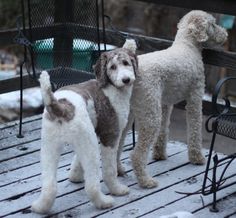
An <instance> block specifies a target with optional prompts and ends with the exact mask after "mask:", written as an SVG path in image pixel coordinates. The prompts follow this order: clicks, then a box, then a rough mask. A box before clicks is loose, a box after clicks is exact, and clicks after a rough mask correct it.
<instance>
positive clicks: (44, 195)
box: [32, 127, 62, 213]
mask: <svg viewBox="0 0 236 218" xmlns="http://www.w3.org/2000/svg"><path fill="white" fill-rule="evenodd" d="M54 128H55V127H54ZM47 131H48V129H46V128H43V129H42V139H41V141H42V142H41V143H42V146H41V168H42V190H41V194H40V197H39V198H38V199H37V200H36V201H34V202H33V204H32V210H33V211H34V212H36V213H48V212H49V210H50V208H51V207H52V205H53V202H54V200H55V198H56V193H57V178H56V172H57V166H58V161H59V157H60V153H61V147H62V144H60V143H61V142H59V140H56V139H57V138H58V137H55V135H54V136H53V134H51V135H49V134H48V133H47ZM49 132H50V131H49Z"/></svg>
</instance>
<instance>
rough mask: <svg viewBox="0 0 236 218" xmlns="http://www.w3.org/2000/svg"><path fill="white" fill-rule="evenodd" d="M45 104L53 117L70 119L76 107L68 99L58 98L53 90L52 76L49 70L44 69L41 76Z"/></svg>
mask: <svg viewBox="0 0 236 218" xmlns="http://www.w3.org/2000/svg"><path fill="white" fill-rule="evenodd" d="M39 82H40V87H41V93H42V98H43V102H44V105H45V107H46V109H47V112H48V113H49V115H50V117H51V118H52V119H54V118H58V119H60V120H62V121H63V120H66V121H69V120H71V119H72V118H73V116H74V112H75V108H74V106H73V104H71V103H70V102H69V101H67V100H66V99H59V100H57V99H56V98H55V96H54V94H53V92H52V87H51V83H50V77H49V75H48V72H47V71H43V72H42V73H41V75H40V78H39Z"/></svg>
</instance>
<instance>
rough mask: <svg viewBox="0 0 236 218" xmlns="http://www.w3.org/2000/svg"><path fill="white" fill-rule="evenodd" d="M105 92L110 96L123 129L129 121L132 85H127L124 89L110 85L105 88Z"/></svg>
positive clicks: (120, 126)
mask: <svg viewBox="0 0 236 218" xmlns="http://www.w3.org/2000/svg"><path fill="white" fill-rule="evenodd" d="M103 92H104V94H105V96H107V97H108V99H109V101H110V103H111V105H112V106H113V108H114V110H115V112H116V114H117V117H118V121H119V128H120V130H123V129H124V128H125V126H126V124H127V122H128V116H129V112H130V98H131V93H132V86H129V87H125V88H124V89H117V88H115V87H114V86H108V87H107V88H104V89H103Z"/></svg>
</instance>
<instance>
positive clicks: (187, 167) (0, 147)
mask: <svg viewBox="0 0 236 218" xmlns="http://www.w3.org/2000/svg"><path fill="white" fill-rule="evenodd" d="M40 128H41V116H34V117H30V118H27V119H25V120H24V126H23V130H24V135H25V137H24V138H21V139H18V138H17V137H16V134H17V130H18V126H17V124H16V123H15V122H12V123H8V124H5V125H1V126H0V131H1V134H0V217H16V218H19V217H29V218H31V217H40V216H39V215H37V214H34V213H32V212H31V211H30V204H31V203H32V201H33V200H35V199H36V198H37V197H38V196H39V190H40V186H41V181H40V164H39V149H40ZM131 139H132V137H131V134H129V135H128V136H127V139H126V146H125V147H124V152H123V154H122V160H123V163H124V165H125V167H126V171H127V176H126V177H125V178H119V179H120V180H121V181H122V183H124V184H126V185H128V186H129V187H130V194H129V195H127V196H123V197H114V198H115V205H114V207H113V208H111V209H109V210H97V209H96V208H95V207H94V206H93V205H92V204H91V203H90V202H89V201H88V198H87V196H86V194H85V191H84V184H83V183H79V184H73V183H71V182H69V181H68V179H67V174H68V170H69V168H70V161H71V158H72V155H73V152H72V150H71V147H70V146H66V148H65V150H64V153H63V154H62V157H61V161H60V165H59V170H58V182H59V184H58V196H57V199H56V201H55V203H54V206H53V208H52V210H51V214H50V217H83V218H84V217H112V218H114V217H117V218H120V217H145V218H151V217H153V218H154V217H155V218H156V217H158V216H160V215H164V214H170V213H172V212H175V211H179V210H186V211H190V212H193V213H194V214H195V215H196V217H200V218H209V217H219V218H222V217H236V207H235V202H236V187H235V186H231V187H229V188H227V189H224V190H222V191H220V192H219V193H218V196H217V198H218V200H219V202H218V207H219V209H220V212H218V213H211V212H209V204H210V203H211V201H212V196H201V195H200V194H196V195H189V196H187V195H182V194H178V193H177V192H176V191H182V192H195V191H197V190H199V189H200V188H201V185H202V180H203V172H204V170H205V166H193V165H191V164H189V162H188V159H187V150H186V145H185V144H182V143H178V142H169V145H168V156H169V158H168V160H166V161H160V162H154V161H152V160H151V158H150V160H149V164H148V166H147V169H148V171H149V172H150V173H151V175H152V176H154V177H155V178H156V179H157V180H158V182H159V186H158V187H157V188H155V189H147V190H144V189H141V188H140V187H139V186H138V185H137V182H136V178H135V176H134V174H133V171H132V167H131V163H130V159H129V154H130V152H131V150H132V144H131ZM205 154H206V155H207V151H206V150H205ZM235 167H236V162H233V164H232V166H231V167H230V168H229V170H228V174H233V173H234V171H235ZM234 179H235V178H234ZM102 188H103V191H104V192H105V193H108V191H107V188H106V187H105V185H104V184H103V182H102Z"/></svg>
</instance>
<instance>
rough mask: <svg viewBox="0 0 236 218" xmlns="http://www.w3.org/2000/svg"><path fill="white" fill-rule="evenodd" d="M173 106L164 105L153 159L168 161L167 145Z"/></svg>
mask: <svg viewBox="0 0 236 218" xmlns="http://www.w3.org/2000/svg"><path fill="white" fill-rule="evenodd" d="M172 109H173V106H172V105H171V106H170V105H162V117H161V129H160V133H159V136H158V138H157V141H156V143H155V144H154V146H153V159H155V160H166V159H167V154H166V145H167V142H168V136H169V125H170V115H171V112H172Z"/></svg>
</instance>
